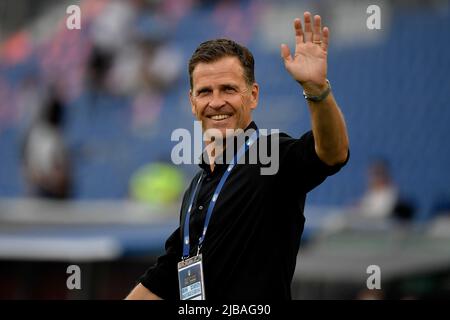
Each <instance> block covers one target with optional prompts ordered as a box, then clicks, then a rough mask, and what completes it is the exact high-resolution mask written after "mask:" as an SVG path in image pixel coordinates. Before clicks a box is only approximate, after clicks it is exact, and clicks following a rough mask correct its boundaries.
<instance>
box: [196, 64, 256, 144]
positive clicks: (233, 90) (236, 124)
mask: <svg viewBox="0 0 450 320" xmlns="http://www.w3.org/2000/svg"><path fill="white" fill-rule="evenodd" d="M192 86H193V88H192V90H191V91H190V94H189V98H190V101H191V106H192V113H193V114H194V115H195V117H196V118H197V119H198V120H199V121H201V122H202V127H203V131H205V130H208V129H218V130H220V132H221V133H222V135H223V137H225V134H226V131H225V130H226V129H234V130H236V129H238V128H241V129H245V128H246V127H247V126H248V125H249V124H250V122H251V120H252V115H251V111H252V110H253V109H255V108H256V106H257V104H258V93H259V88H258V85H257V84H256V83H254V84H252V85H248V84H247V82H246V81H245V78H244V70H243V68H242V66H241V64H240V62H239V60H238V59H237V58H236V57H224V58H221V59H219V60H217V61H216V62H211V63H199V64H198V65H197V66H196V67H195V69H194V71H193V73H192Z"/></svg>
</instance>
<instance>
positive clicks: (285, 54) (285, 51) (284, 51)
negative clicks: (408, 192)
mask: <svg viewBox="0 0 450 320" xmlns="http://www.w3.org/2000/svg"><path fill="white" fill-rule="evenodd" d="M281 57H282V58H283V59H284V62H289V61H291V60H292V56H291V52H290V50H289V47H288V46H287V45H285V44H284V43H283V44H282V45H281Z"/></svg>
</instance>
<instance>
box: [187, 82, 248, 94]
mask: <svg viewBox="0 0 450 320" xmlns="http://www.w3.org/2000/svg"><path fill="white" fill-rule="evenodd" d="M219 87H220V89H228V88H232V89H236V90H237V89H239V86H238V85H236V84H232V83H224V84H221V85H220V86H219ZM207 90H212V87H211V86H204V87H200V88H198V89H197V90H195V93H196V94H198V93H202V92H204V91H207Z"/></svg>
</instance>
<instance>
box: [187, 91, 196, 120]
mask: <svg viewBox="0 0 450 320" xmlns="http://www.w3.org/2000/svg"><path fill="white" fill-rule="evenodd" d="M189 101H190V103H191V111H192V114H193V115H194V116H195V115H196V112H195V104H194V97H193V96H192V89H191V90H189Z"/></svg>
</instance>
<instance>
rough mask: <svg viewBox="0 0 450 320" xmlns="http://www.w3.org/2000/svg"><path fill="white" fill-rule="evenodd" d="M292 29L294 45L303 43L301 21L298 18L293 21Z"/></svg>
mask: <svg viewBox="0 0 450 320" xmlns="http://www.w3.org/2000/svg"><path fill="white" fill-rule="evenodd" d="M294 29H295V43H296V44H300V43H303V29H302V21H301V20H300V19H299V18H296V19H295V20H294Z"/></svg>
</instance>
